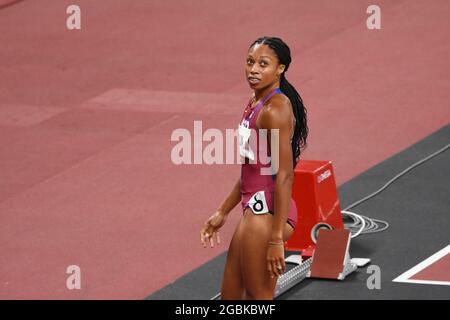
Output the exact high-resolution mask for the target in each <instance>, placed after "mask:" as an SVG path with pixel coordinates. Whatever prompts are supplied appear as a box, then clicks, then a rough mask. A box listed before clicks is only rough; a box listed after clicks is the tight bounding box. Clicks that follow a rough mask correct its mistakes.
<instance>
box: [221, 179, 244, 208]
mask: <svg viewBox="0 0 450 320" xmlns="http://www.w3.org/2000/svg"><path fill="white" fill-rule="evenodd" d="M240 201H241V178H240V177H239V179H238V181H237V182H236V184H235V185H234V187H233V190H231V192H230V194H229V195H228V197H227V198H226V199H225V200H224V202H223V203H222V204H221V205H220V207H219V209H217V211H219V212H220V213H221V214H223V215H228V214H229V213H230V211H231V210H233V208H234V207H235V206H236V205H237V204H238V203H239V202H240Z"/></svg>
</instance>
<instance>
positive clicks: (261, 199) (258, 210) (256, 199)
mask: <svg viewBox="0 0 450 320" xmlns="http://www.w3.org/2000/svg"><path fill="white" fill-rule="evenodd" d="M248 205H249V206H250V208H251V209H252V210H253V212H254V213H255V214H265V213H269V208H268V207H267V202H266V196H265V194H264V191H258V192H256V193H255V194H254V195H253V196H252V197H251V198H250V200H249V201H248Z"/></svg>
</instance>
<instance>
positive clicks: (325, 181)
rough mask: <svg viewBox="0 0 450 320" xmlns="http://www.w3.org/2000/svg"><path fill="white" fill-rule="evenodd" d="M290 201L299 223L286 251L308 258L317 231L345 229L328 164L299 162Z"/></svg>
mask: <svg viewBox="0 0 450 320" xmlns="http://www.w3.org/2000/svg"><path fill="white" fill-rule="evenodd" d="M294 174H295V177H294V184H293V186H292V198H293V199H294V201H295V203H296V205H297V210H298V223H297V227H296V228H295V231H294V234H293V235H292V237H291V238H290V239H289V240H288V241H287V242H286V244H285V249H286V250H293V251H297V250H298V251H302V256H303V257H304V258H307V257H311V256H312V255H313V252H314V248H315V246H316V242H317V235H318V231H319V230H320V229H335V230H336V229H337V230H342V229H344V223H343V220H342V215H341V207H340V205H339V197H338V194H337V189H336V180H335V178H334V171H333V167H332V164H331V161H317V160H300V161H299V162H298V163H297V166H296V167H295V169H294Z"/></svg>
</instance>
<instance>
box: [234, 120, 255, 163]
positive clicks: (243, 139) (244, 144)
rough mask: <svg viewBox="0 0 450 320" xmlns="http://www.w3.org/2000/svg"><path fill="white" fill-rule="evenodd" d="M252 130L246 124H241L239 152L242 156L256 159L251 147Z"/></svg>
mask: <svg viewBox="0 0 450 320" xmlns="http://www.w3.org/2000/svg"><path fill="white" fill-rule="evenodd" d="M250 134H251V130H250V129H249V128H247V127H246V126H244V125H243V124H240V125H239V128H238V135H239V154H240V155H241V157H246V158H249V159H250V160H255V155H254V153H253V151H252V149H251V148H250V145H249V139H250Z"/></svg>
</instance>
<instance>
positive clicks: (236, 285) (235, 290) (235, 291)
mask: <svg viewBox="0 0 450 320" xmlns="http://www.w3.org/2000/svg"><path fill="white" fill-rule="evenodd" d="M241 225H242V218H241V220H240V221H239V224H238V225H237V227H236V230H235V231H234V234H233V238H232V239H231V242H230V247H229V248H228V254H227V261H226V263H225V270H224V274H223V280H222V290H221V299H222V300H241V299H243V295H244V291H245V290H244V282H243V280H242V271H241V260H240V255H241V254H240V251H241V248H240V246H241V245H240V237H241V229H242V226H241Z"/></svg>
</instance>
